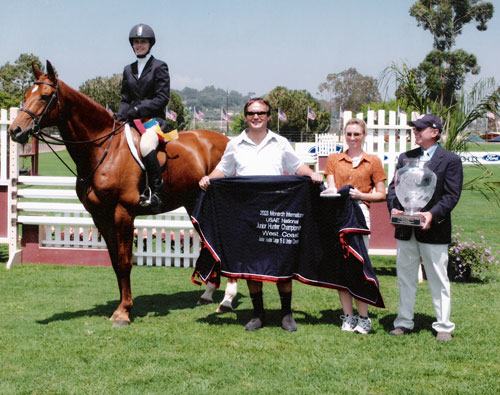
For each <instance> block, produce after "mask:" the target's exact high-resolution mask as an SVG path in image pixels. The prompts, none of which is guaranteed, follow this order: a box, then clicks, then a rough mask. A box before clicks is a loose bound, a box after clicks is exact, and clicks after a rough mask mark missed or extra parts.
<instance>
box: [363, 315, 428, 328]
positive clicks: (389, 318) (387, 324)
mask: <svg viewBox="0 0 500 395" xmlns="http://www.w3.org/2000/svg"><path fill="white" fill-rule="evenodd" d="M372 319H373V318H372ZM395 319H396V314H388V315H385V316H383V317H382V318H381V319H380V320H379V323H380V325H382V327H383V328H384V330H385V331H386V332H389V331H391V330H392V329H394V320H395ZM413 321H414V322H415V327H414V328H413V330H412V333H419V332H421V331H431V330H432V323H433V322H434V321H435V318H434V317H431V316H430V315H427V314H420V313H416V314H415V317H414V319H413Z"/></svg>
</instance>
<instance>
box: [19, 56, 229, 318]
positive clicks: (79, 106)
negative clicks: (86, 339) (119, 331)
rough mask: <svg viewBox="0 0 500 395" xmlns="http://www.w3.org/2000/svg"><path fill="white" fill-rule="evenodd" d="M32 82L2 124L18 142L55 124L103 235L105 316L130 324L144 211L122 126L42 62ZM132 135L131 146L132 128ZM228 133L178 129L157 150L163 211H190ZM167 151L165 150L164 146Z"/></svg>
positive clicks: (80, 192) (140, 174) (141, 178)
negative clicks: (138, 222) (107, 263)
mask: <svg viewBox="0 0 500 395" xmlns="http://www.w3.org/2000/svg"><path fill="white" fill-rule="evenodd" d="M33 73H34V75H35V83H34V85H33V86H32V87H30V88H29V89H28V90H27V91H26V93H25V96H24V104H23V108H21V109H20V110H19V113H18V115H17V117H16V119H15V120H14V121H13V122H12V124H11V125H10V128H9V132H10V135H11V137H12V139H13V140H14V141H17V142H20V143H23V144H24V143H25V142H26V141H27V140H28V138H29V136H30V135H32V134H34V135H35V136H36V135H38V134H40V133H42V132H41V131H40V129H41V128H44V127H48V126H57V127H58V129H59V131H60V134H61V137H62V140H63V141H64V143H65V145H66V147H67V150H68V152H69V154H70V155H71V158H72V159H73V161H74V162H75V164H76V169H77V181H76V192H77V195H78V198H79V199H80V201H81V202H82V204H83V205H84V207H85V208H86V209H87V211H88V212H89V213H90V214H91V215H92V218H93V220H94V223H95V225H96V226H97V228H98V229H99V231H100V232H101V234H102V236H103V237H104V239H105V240H106V245H107V247H108V251H109V256H110V258H111V262H112V264H113V269H114V271H115V273H116V277H117V280H118V287H119V290H120V304H119V305H118V307H117V308H116V310H115V311H114V313H113V315H112V316H111V318H110V319H111V320H112V321H113V325H114V326H121V325H127V324H129V323H130V309H131V307H132V291H131V286H130V272H131V269H132V243H133V231H134V218H135V217H136V216H137V215H143V214H151V213H150V212H149V211H148V209H147V208H143V207H141V206H140V205H139V192H140V190H141V188H144V175H143V172H142V171H141V169H140V167H139V165H138V164H137V162H136V161H135V160H134V158H133V157H132V154H131V153H130V149H129V147H128V145H127V142H126V138H125V133H123V129H124V127H123V125H122V124H120V123H117V122H116V121H115V120H114V118H113V117H112V116H111V115H110V113H108V111H107V110H106V109H105V108H103V107H102V106H101V105H99V104H97V103H96V102H94V101H93V100H91V99H90V98H88V97H87V96H85V95H83V94H82V93H79V92H77V91H76V90H74V89H72V88H71V87H69V86H68V85H66V84H65V83H64V82H63V81H61V80H59V79H57V77H56V73H55V71H54V68H53V67H52V65H51V64H50V62H49V61H47V73H46V74H44V73H43V72H42V71H41V70H40V69H39V68H38V67H37V66H36V65H33ZM133 134H134V140H135V141H134V142H135V144H136V146H137V145H138V140H139V135H138V133H133ZM227 141H228V139H227V137H225V136H224V135H222V134H220V133H217V132H212V131H208V130H196V131H183V132H180V133H179V138H178V139H177V140H174V141H172V142H170V143H168V144H167V145H166V150H164V151H161V152H159V154H158V156H159V160H160V163H164V168H165V170H164V172H163V180H164V191H163V192H164V197H163V199H164V201H165V202H166V203H165V205H164V207H163V211H170V210H173V209H176V208H178V207H181V206H184V207H185V208H186V209H187V211H188V213H190V212H191V210H192V208H193V206H194V203H195V198H196V195H197V192H198V181H199V180H200V179H201V178H202V177H203V176H204V175H206V174H209V173H210V172H211V171H212V170H213V169H214V167H215V166H216V165H217V163H218V162H219V160H220V158H221V156H222V153H223V152H224V149H225V147H226V143H227ZM165 151H166V152H165Z"/></svg>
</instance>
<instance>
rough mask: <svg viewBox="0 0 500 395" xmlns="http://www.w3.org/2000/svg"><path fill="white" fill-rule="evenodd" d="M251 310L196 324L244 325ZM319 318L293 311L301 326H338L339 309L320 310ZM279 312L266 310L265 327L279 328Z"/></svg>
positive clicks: (220, 316)
mask: <svg viewBox="0 0 500 395" xmlns="http://www.w3.org/2000/svg"><path fill="white" fill-rule="evenodd" d="M252 312H253V310H252V309H245V310H238V309H235V310H234V311H232V312H227V313H222V314H221V313H211V314H209V315H208V316H206V317H204V318H199V319H198V322H203V323H206V324H209V325H239V326H241V325H245V324H246V323H247V322H248V321H249V320H250V319H251V318H252ZM320 314H321V316H320V317H315V316H312V315H310V314H308V313H306V312H305V311H301V310H293V317H294V318H295V321H296V322H297V324H302V325H332V324H333V325H335V324H339V323H340V321H341V319H340V315H341V314H343V313H342V310H341V309H337V310H322V311H321V312H320ZM281 318H282V317H281V311H280V310H278V309H272V310H271V309H266V315H265V320H264V324H265V326H281Z"/></svg>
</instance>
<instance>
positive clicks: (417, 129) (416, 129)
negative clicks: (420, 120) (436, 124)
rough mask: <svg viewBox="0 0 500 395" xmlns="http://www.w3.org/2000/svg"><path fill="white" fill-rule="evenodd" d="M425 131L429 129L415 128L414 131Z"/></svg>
mask: <svg viewBox="0 0 500 395" xmlns="http://www.w3.org/2000/svg"><path fill="white" fill-rule="evenodd" d="M425 129H427V127H425V128H413V131H414V132H423V131H424V130H425Z"/></svg>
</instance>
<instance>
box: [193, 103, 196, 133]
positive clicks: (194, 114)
mask: <svg viewBox="0 0 500 395" xmlns="http://www.w3.org/2000/svg"><path fill="white" fill-rule="evenodd" d="M193 129H195V130H196V106H193Z"/></svg>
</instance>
